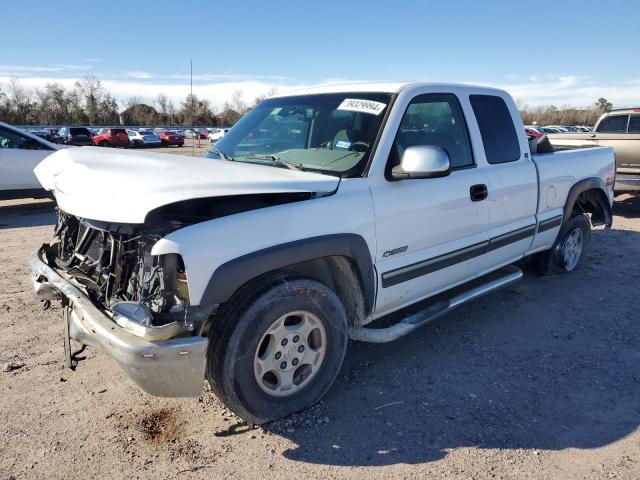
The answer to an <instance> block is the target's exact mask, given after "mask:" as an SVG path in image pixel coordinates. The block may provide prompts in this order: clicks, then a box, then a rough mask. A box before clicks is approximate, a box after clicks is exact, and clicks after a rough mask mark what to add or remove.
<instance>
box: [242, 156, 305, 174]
mask: <svg viewBox="0 0 640 480" xmlns="http://www.w3.org/2000/svg"><path fill="white" fill-rule="evenodd" d="M245 158H248V159H252V160H271V161H272V162H273V163H277V164H278V165H282V166H283V167H287V168H288V169H290V170H298V171H299V170H300V168H299V167H298V166H296V165H294V164H293V163H291V162H287V161H286V160H282V159H281V158H280V157H276V156H275V155H247V156H246V157H245Z"/></svg>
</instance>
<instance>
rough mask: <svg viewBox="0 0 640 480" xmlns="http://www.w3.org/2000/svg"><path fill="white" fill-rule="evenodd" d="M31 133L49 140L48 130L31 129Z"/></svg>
mask: <svg viewBox="0 0 640 480" xmlns="http://www.w3.org/2000/svg"><path fill="white" fill-rule="evenodd" d="M29 133H30V134H31V135H35V136H36V137H39V138H42V139H44V140H47V132H45V131H44V130H29Z"/></svg>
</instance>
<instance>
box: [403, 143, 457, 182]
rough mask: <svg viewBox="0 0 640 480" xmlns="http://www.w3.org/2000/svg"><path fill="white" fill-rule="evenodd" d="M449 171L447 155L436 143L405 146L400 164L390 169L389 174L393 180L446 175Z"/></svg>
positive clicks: (449, 165) (449, 164) (449, 163)
mask: <svg viewBox="0 0 640 480" xmlns="http://www.w3.org/2000/svg"><path fill="white" fill-rule="evenodd" d="M450 173H451V162H450V161H449V155H447V152H445V151H444V150H443V149H442V148H440V147H438V146H436V145H416V146H413V147H407V148H406V150H405V151H404V153H403V154H402V160H401V161H400V165H397V166H395V167H393V170H391V176H392V177H393V178H394V179H395V180H404V179H408V178H437V177H446V176H447V175H449V174H450Z"/></svg>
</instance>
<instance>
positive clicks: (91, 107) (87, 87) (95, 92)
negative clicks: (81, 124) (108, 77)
mask: <svg viewBox="0 0 640 480" xmlns="http://www.w3.org/2000/svg"><path fill="white" fill-rule="evenodd" d="M76 88H77V89H78V90H79V91H80V93H81V95H82V97H83V99H84V107H85V111H86V114H87V117H88V119H89V124H90V125H95V123H96V122H97V120H98V117H99V116H100V111H99V105H100V102H101V101H102V97H103V96H104V94H105V91H104V89H103V88H102V85H101V83H100V80H98V79H97V78H96V77H94V76H93V75H87V76H85V77H84V78H83V79H82V80H80V81H78V82H76Z"/></svg>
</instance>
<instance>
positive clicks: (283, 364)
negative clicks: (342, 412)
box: [207, 278, 348, 424]
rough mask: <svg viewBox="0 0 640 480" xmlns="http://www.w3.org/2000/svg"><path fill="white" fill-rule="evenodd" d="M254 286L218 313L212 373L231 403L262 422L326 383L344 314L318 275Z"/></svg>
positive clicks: (341, 351)
mask: <svg viewBox="0 0 640 480" xmlns="http://www.w3.org/2000/svg"><path fill="white" fill-rule="evenodd" d="M252 291H255V292H257V294H255V295H254V296H253V297H249V298H247V296H245V295H238V298H236V299H235V300H232V301H231V302H230V303H229V305H226V306H225V308H223V309H222V310H221V312H220V315H219V316H218V318H217V319H216V320H215V321H214V326H213V328H212V329H211V333H210V335H209V337H210V339H209V352H208V355H207V378H208V380H209V383H210V384H211V388H212V390H213V391H214V393H215V394H216V395H217V396H218V397H219V398H220V400H222V402H223V403H224V404H225V405H226V406H227V408H229V409H230V410H232V411H233V412H234V413H235V414H236V415H238V416H239V417H242V418H243V419H245V420H247V421H248V422H250V423H253V424H262V423H265V422H269V421H271V420H275V419H277V418H281V417H283V416H286V415H289V414H292V413H296V412H299V411H301V410H304V409H305V408H308V407H310V406H311V405H313V404H314V403H316V402H317V401H318V400H320V398H322V396H323V395H324V394H325V392H326V391H327V390H328V389H329V387H330V386H331V384H332V383H333V381H334V379H335V377H336V375H337V374H338V371H339V370H340V366H341V365H342V361H343V359H344V356H345V352H346V348H347V341H348V335H347V314H346V311H345V309H344V306H343V305H342V302H341V301H340V299H339V298H338V296H337V295H336V294H335V292H333V290H331V289H330V288H329V287H327V286H326V285H324V284H322V283H320V282H317V281H315V280H310V279H305V278H280V279H278V280H275V281H273V280H272V281H270V282H263V283H262V284H261V285H257V286H255V285H254V288H252Z"/></svg>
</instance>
